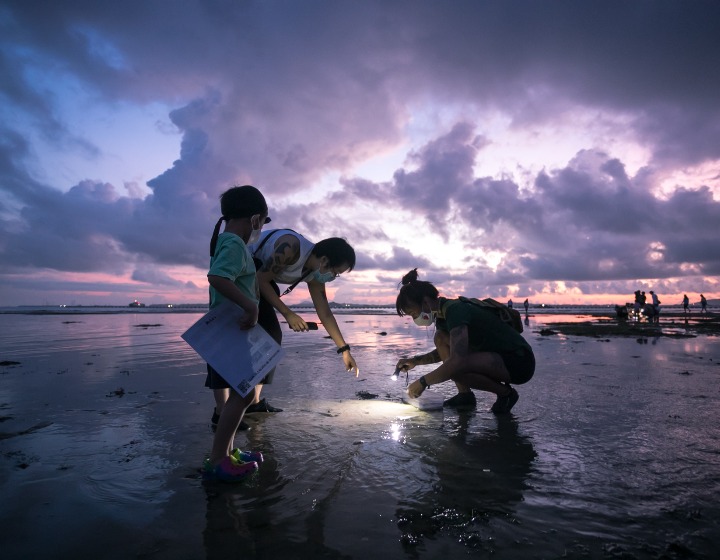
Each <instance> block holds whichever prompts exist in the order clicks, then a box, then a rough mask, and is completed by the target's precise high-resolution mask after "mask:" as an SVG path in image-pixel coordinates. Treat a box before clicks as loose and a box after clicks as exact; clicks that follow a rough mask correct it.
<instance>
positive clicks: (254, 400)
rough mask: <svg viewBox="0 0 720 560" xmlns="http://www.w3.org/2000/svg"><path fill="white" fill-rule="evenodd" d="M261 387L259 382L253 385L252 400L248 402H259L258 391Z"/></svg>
mask: <svg viewBox="0 0 720 560" xmlns="http://www.w3.org/2000/svg"><path fill="white" fill-rule="evenodd" d="M262 388H263V386H262V384H260V383H258V384H257V385H255V393H254V397H253V400H252V402H251V403H250V404H257V403H259V402H260V392H261V391H262Z"/></svg>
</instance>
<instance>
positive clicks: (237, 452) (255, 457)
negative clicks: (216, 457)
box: [230, 447, 263, 465]
mask: <svg viewBox="0 0 720 560" xmlns="http://www.w3.org/2000/svg"><path fill="white" fill-rule="evenodd" d="M230 458H231V459H234V460H235V461H236V462H238V463H252V462H253V461H254V462H256V463H257V464H258V465H260V463H262V462H263V454H262V453H260V451H243V450H242V449H240V448H239V447H236V448H235V449H233V450H232V453H230Z"/></svg>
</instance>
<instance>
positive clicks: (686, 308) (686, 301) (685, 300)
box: [682, 294, 690, 313]
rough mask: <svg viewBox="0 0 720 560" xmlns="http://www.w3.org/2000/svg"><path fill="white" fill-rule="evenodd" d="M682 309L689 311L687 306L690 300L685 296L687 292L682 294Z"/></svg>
mask: <svg viewBox="0 0 720 560" xmlns="http://www.w3.org/2000/svg"><path fill="white" fill-rule="evenodd" d="M682 303H683V311H684V312H685V313H690V310H689V309H688V306H689V305H690V300H689V299H688V297H687V294H684V295H683V302H682Z"/></svg>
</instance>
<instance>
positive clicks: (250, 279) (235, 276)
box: [208, 233, 260, 309]
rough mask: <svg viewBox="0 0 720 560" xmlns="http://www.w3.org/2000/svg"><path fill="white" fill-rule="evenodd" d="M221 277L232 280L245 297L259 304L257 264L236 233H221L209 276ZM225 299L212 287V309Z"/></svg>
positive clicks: (211, 260)
mask: <svg viewBox="0 0 720 560" xmlns="http://www.w3.org/2000/svg"><path fill="white" fill-rule="evenodd" d="M210 275H212V276H220V277H222V278H227V279H228V280H231V281H232V282H233V283H234V284H235V285H236V286H237V287H238V288H239V289H240V290H241V291H242V293H243V294H244V295H246V296H247V297H249V298H250V299H252V300H253V301H255V303H258V302H259V301H260V297H259V294H258V286H257V277H256V270H255V263H254V262H253V259H252V255H251V254H250V251H249V250H248V248H247V245H245V242H244V241H243V240H242V239H241V238H240V237H239V236H237V235H235V234H234V233H221V234H220V235H219V236H218V241H217V245H216V246H215V255H214V256H213V257H212V258H211V259H210V270H209V271H208V276H210ZM223 300H225V297H224V296H223V295H221V294H220V293H218V291H217V290H216V289H215V288H213V287H212V286H210V308H211V309H212V308H213V307H216V306H217V305H219V304H220V303H221V302H222V301H223Z"/></svg>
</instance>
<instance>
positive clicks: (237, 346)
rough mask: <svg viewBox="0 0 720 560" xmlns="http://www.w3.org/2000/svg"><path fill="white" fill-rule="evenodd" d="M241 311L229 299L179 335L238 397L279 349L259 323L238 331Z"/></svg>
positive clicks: (269, 365) (272, 363)
mask: <svg viewBox="0 0 720 560" xmlns="http://www.w3.org/2000/svg"><path fill="white" fill-rule="evenodd" d="M244 313H245V311H244V310H243V309H242V308H241V307H240V306H238V305H236V304H234V303H233V302H231V301H229V300H225V301H223V302H222V303H221V304H220V305H218V306H217V307H215V308H213V309H211V310H210V311H208V312H207V313H206V314H205V315H203V316H202V317H201V318H200V319H199V320H198V321H197V322H196V323H195V324H194V325H193V326H192V327H190V328H189V329H188V330H187V331H185V332H184V333H183V334H182V335H181V336H182V339H183V340H184V341H185V342H187V343H188V344H189V345H190V346H191V347H192V348H193V350H195V352H197V353H198V354H200V357H201V358H202V359H203V360H205V361H206V362H207V363H208V364H210V365H211V366H212V367H213V368H214V369H215V371H217V372H218V373H219V374H220V375H221V376H222V378H223V379H224V380H225V381H227V382H228V384H229V385H230V386H231V387H232V388H234V389H235V390H236V391H237V392H238V393H240V395H241V396H243V397H244V396H246V395H247V394H248V393H249V392H250V391H251V390H252V388H253V387H255V385H257V384H258V382H259V381H260V380H261V379H262V378H263V377H265V375H267V374H268V373H269V372H270V370H271V369H272V368H274V367H275V366H276V365H277V363H278V362H279V361H280V359H281V358H282V354H283V351H282V348H280V345H279V344H278V343H277V342H275V340H274V339H273V338H272V337H271V336H270V335H269V334H268V333H267V331H266V330H265V329H263V328H262V327H260V326H259V325H255V326H254V327H253V328H251V329H248V330H242V329H241V328H240V327H239V326H238V321H239V320H240V318H241V317H242V316H243V315H244Z"/></svg>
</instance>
